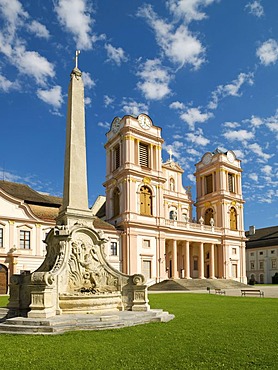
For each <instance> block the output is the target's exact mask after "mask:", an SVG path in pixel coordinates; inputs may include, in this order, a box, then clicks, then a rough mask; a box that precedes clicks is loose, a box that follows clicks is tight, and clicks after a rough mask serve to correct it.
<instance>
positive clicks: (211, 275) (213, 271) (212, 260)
mask: <svg viewBox="0 0 278 370" xmlns="http://www.w3.org/2000/svg"><path fill="white" fill-rule="evenodd" d="M209 272H210V279H215V268H214V244H211V245H210V260H209Z"/></svg>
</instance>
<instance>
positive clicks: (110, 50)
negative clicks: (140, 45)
mask: <svg viewBox="0 0 278 370" xmlns="http://www.w3.org/2000/svg"><path fill="white" fill-rule="evenodd" d="M104 47H105V50H106V51H107V57H108V59H107V60H108V61H110V62H114V63H115V64H116V65H117V66H120V65H121V64H122V63H123V62H126V61H127V57H126V56H125V52H124V50H123V49H122V48H115V47H114V46H112V45H111V44H105V46H104Z"/></svg>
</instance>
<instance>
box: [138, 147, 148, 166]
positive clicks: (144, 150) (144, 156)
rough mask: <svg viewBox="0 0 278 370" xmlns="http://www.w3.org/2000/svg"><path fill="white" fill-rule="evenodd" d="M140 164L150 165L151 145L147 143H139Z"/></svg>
mask: <svg viewBox="0 0 278 370" xmlns="http://www.w3.org/2000/svg"><path fill="white" fill-rule="evenodd" d="M139 158H140V165H141V166H144V167H149V147H148V145H147V144H143V143H139Z"/></svg>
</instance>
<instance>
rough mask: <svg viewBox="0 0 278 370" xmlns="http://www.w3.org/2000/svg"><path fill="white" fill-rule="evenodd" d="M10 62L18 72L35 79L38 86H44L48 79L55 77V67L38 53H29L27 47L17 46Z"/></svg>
mask: <svg viewBox="0 0 278 370" xmlns="http://www.w3.org/2000/svg"><path fill="white" fill-rule="evenodd" d="M10 61H11V62H12V63H13V64H14V65H15V66H16V67H17V68H18V70H19V71H20V72H21V73H23V74H25V75H29V76H32V77H33V78H35V80H36V82H37V83H38V84H41V85H44V84H45V83H46V80H47V78H48V77H54V76H55V71H54V67H53V65H52V64H51V63H50V62H49V61H48V60H47V59H46V58H45V57H43V56H41V55H40V54H39V53H37V52H36V51H28V50H26V49H25V46H23V45H20V46H17V47H16V48H15V49H14V50H13V53H12V56H11V59H10Z"/></svg>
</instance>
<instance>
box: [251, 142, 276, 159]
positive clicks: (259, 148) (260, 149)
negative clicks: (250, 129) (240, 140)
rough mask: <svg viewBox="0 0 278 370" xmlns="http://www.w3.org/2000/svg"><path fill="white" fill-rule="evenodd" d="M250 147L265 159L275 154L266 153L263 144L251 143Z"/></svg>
mask: <svg viewBox="0 0 278 370" xmlns="http://www.w3.org/2000/svg"><path fill="white" fill-rule="evenodd" d="M248 149H250V150H251V151H252V152H253V153H255V154H257V156H258V157H260V158H262V159H263V160H264V161H267V160H268V159H270V158H271V157H273V155H271V154H266V153H264V152H263V150H262V148H261V146H260V145H259V144H257V143H253V144H249V145H248Z"/></svg>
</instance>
